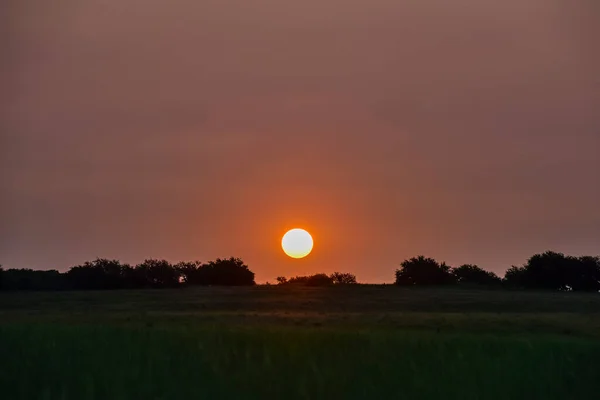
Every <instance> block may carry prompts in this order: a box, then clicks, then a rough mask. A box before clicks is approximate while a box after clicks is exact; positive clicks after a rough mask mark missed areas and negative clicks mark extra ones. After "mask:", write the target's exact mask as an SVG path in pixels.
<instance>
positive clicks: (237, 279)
mask: <svg viewBox="0 0 600 400" xmlns="http://www.w3.org/2000/svg"><path fill="white" fill-rule="evenodd" d="M254 284H255V282H254V273H253V272H252V271H250V269H249V268H248V266H247V265H246V264H244V262H243V261H242V260H241V259H239V258H233V257H231V258H228V259H217V260H215V261H210V262H208V263H205V264H203V263H201V262H199V261H192V262H180V263H178V264H176V265H172V264H170V263H169V262H168V261H166V260H154V259H149V260H145V261H144V262H142V263H140V264H138V265H136V266H135V267H132V266H130V265H129V264H122V263H121V262H120V261H118V260H108V259H104V258H98V259H96V260H94V261H87V262H85V263H83V264H82V265H77V266H74V267H72V268H71V269H69V271H67V272H65V273H60V272H58V271H55V270H51V271H38V270H32V269H7V270H2V268H0V289H1V290H68V289H71V290H111V289H144V288H175V287H182V286H190V285H222V286H240V285H254Z"/></svg>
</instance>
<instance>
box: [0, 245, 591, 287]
mask: <svg viewBox="0 0 600 400" xmlns="http://www.w3.org/2000/svg"><path fill="white" fill-rule="evenodd" d="M395 278H396V279H395V281H394V284H396V285H399V286H438V285H457V286H462V287H469V286H479V287H497V288H502V287H504V288H512V289H537V290H558V291H588V292H598V291H600V258H599V257H591V256H581V257H573V256H566V255H564V254H562V253H556V252H551V251H548V252H546V253H543V254H536V255H534V256H532V257H531V258H530V259H529V260H527V262H526V263H525V264H524V265H523V266H520V267H519V266H512V267H510V268H509V269H508V270H507V271H506V274H505V276H504V278H500V277H499V276H498V275H496V274H495V273H493V272H490V271H486V270H485V269H483V268H481V267H479V266H477V265H471V264H464V265H461V266H459V267H456V268H452V267H450V266H449V265H447V264H446V263H445V262H442V263H439V262H438V261H436V260H434V259H433V258H427V257H424V256H418V257H413V258H411V259H409V260H405V261H403V262H402V263H401V264H400V268H399V269H397V270H396V273H395ZM277 283H278V285H297V286H333V285H352V284H357V283H358V282H357V280H356V276H355V275H353V274H351V273H347V272H346V273H343V272H334V273H332V274H330V275H327V274H324V273H319V274H314V275H307V276H295V277H291V278H286V277H285V276H280V277H278V278H277ZM254 284H255V282H254V272H252V271H250V269H249V268H248V266H247V265H246V264H244V262H243V261H242V260H241V259H239V258H234V257H231V258H227V259H220V258H218V259H216V260H214V261H210V262H207V263H202V262H200V261H187V262H180V263H177V264H174V265H173V264H170V263H169V262H168V261H166V260H154V259H148V260H144V262H142V263H140V264H138V265H136V266H131V265H129V264H123V263H121V262H120V261H118V260H108V259H103V258H98V259H96V260H94V261H88V262H85V263H83V264H82V265H77V266H74V267H72V268H71V269H69V271H67V272H65V273H61V272H58V271H55V270H50V271H39V270H32V269H6V270H5V269H3V268H2V266H1V265H0V290H69V289H76V290H101V289H102V290H104V289H143V288H175V287H185V286H194V285H201V286H209V285H222V286H248V285H254Z"/></svg>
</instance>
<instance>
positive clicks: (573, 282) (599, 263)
mask: <svg viewBox="0 0 600 400" xmlns="http://www.w3.org/2000/svg"><path fill="white" fill-rule="evenodd" d="M504 282H505V284H506V285H507V286H511V287H519V288H524V289H546V290H563V291H565V290H574V291H598V290H600V259H599V258H598V257H589V256H584V257H579V258H577V257H572V256H565V255H564V254H562V253H556V252H552V251H547V252H545V253H542V254H535V255H534V256H532V257H531V258H529V260H527V263H526V264H525V265H523V266H522V267H511V268H510V269H509V270H508V271H506V276H505V277H504Z"/></svg>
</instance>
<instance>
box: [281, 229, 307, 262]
mask: <svg viewBox="0 0 600 400" xmlns="http://www.w3.org/2000/svg"><path fill="white" fill-rule="evenodd" d="M281 247H282V248H283V251H284V252H285V254H287V255H288V256H290V257H292V258H303V257H306V256H307V255H309V254H310V252H311V251H312V248H313V238H312V236H310V233H308V232H307V231H305V230H304V229H298V228H296V229H292V230H289V231H287V233H286V234H285V235H283V238H282V239H281Z"/></svg>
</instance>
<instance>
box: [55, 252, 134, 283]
mask: <svg viewBox="0 0 600 400" xmlns="http://www.w3.org/2000/svg"><path fill="white" fill-rule="evenodd" d="M132 272H133V271H132V268H131V266H129V265H127V264H121V262H120V261H118V260H108V259H105V258H97V259H96V260H94V261H91V262H90V261H86V262H85V263H84V264H83V265H77V266H75V267H73V268H71V269H70V270H69V271H68V272H67V274H66V275H67V280H68V281H69V284H70V286H71V287H72V288H74V289H82V290H94V289H125V288H133V287H137V286H138V282H137V280H135V279H134V278H133V276H132Z"/></svg>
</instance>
